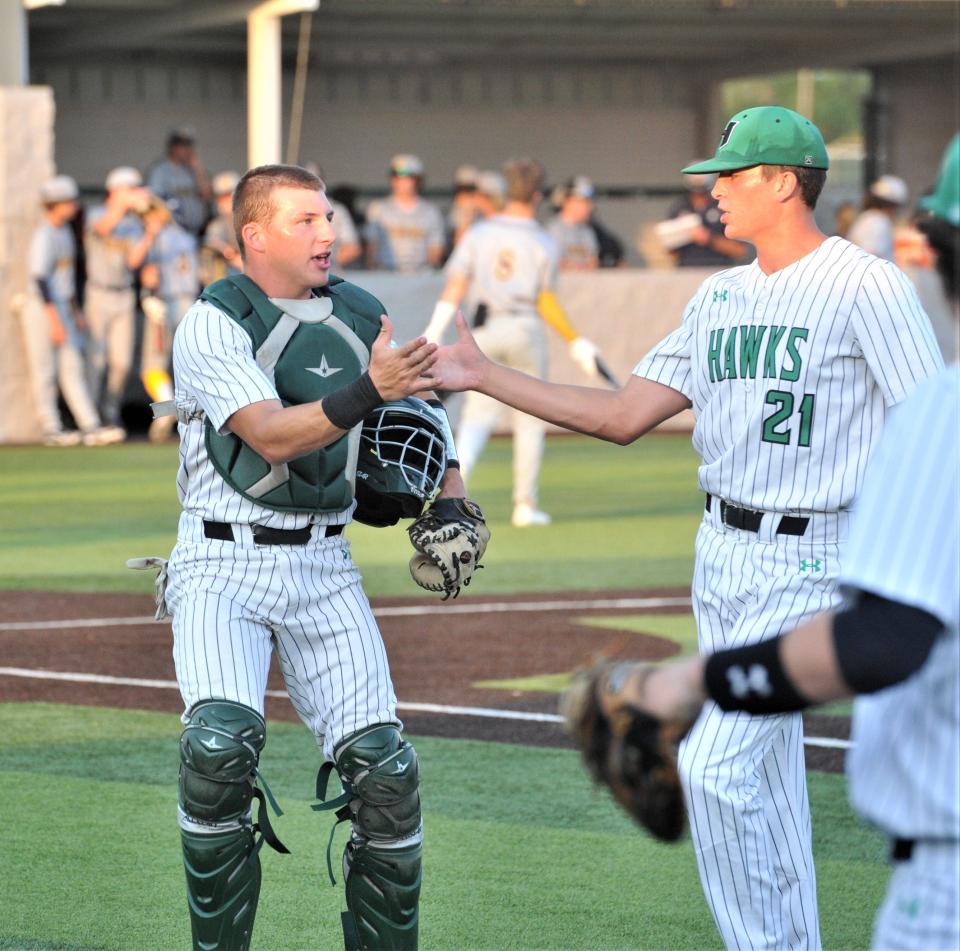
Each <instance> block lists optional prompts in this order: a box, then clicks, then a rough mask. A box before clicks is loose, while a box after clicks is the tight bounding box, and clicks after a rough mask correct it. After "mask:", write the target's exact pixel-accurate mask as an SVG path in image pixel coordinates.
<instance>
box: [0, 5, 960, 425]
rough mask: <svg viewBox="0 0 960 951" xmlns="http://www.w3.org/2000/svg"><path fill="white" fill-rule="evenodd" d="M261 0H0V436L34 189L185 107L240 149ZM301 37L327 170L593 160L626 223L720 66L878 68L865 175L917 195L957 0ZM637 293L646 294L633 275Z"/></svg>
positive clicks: (383, 20)
mask: <svg viewBox="0 0 960 951" xmlns="http://www.w3.org/2000/svg"><path fill="white" fill-rule="evenodd" d="M40 2H42V0H30V5H31V6H33V5H37V4H39V3H40ZM272 2H273V4H274V6H273V9H275V10H277V11H282V10H284V9H290V7H289V6H285V0H272ZM258 6H259V7H261V8H262V7H263V6H264V5H263V4H257V3H254V2H249V0H206V2H204V3H202V4H200V3H195V2H192V0H67V2H66V3H63V4H62V5H53V6H42V7H41V8H39V9H33V10H31V11H30V12H29V14H28V15H27V14H25V13H24V12H23V10H22V9H21V8H20V7H19V5H18V4H4V5H3V10H2V12H0V25H2V26H3V27H4V29H3V30H0V37H2V39H0V43H3V44H4V52H5V55H4V56H2V57H0V64H2V66H0V70H2V72H0V77H2V78H0V83H2V84H3V85H2V86H0V122H3V123H4V128H5V129H6V130H9V134H7V135H5V136H4V139H3V141H4V146H3V153H4V154H3V155H0V326H2V328H3V330H4V332H5V333H6V335H7V337H8V339H11V338H12V339H14V341H15V343H14V346H12V347H10V348H5V349H4V350H3V351H0V352H2V353H3V356H2V357H0V406H2V407H3V409H2V410H0V441H4V440H11V439H16V438H18V434H22V433H23V432H24V431H25V429H26V427H27V423H28V421H29V413H30V410H29V408H25V407H24V406H23V396H22V391H23V386H22V383H23V378H22V368H21V361H20V360H19V358H18V347H17V345H16V344H17V342H18V341H17V340H16V333H15V332H13V331H12V320H11V315H10V306H9V305H10V300H11V296H12V295H13V294H15V293H16V291H17V290H19V289H21V288H22V285H23V281H24V277H25V275H24V268H23V262H22V250H21V249H22V247H23V244H24V241H25V235H26V233H27V232H28V231H29V228H30V227H31V226H32V224H33V221H34V220H35V216H36V214H37V211H38V210H37V209H34V207H33V205H32V203H31V202H30V201H29V200H28V199H29V196H30V195H31V194H35V192H36V187H37V186H38V184H39V182H40V181H42V180H43V179H44V178H46V177H47V176H48V175H49V174H51V173H52V172H53V170H54V167H55V168H56V170H57V171H62V172H65V173H68V174H71V175H73V176H74V177H75V178H76V179H77V180H78V181H79V182H80V184H81V186H82V187H83V188H85V189H88V190H90V191H94V190H96V189H98V188H99V187H100V185H101V183H102V181H103V175H104V172H105V171H106V170H107V169H109V168H110V167H113V166H114V165H117V164H132V165H136V166H139V167H141V168H146V167H147V166H149V165H150V164H151V163H152V162H153V161H155V160H156V159H157V158H158V157H159V156H160V154H161V152H162V148H163V141H164V138H165V136H166V133H167V131H168V130H169V129H170V128H172V127H174V126H176V125H178V124H181V123H183V122H188V123H189V124H191V125H192V126H194V127H195V128H196V129H197V132H198V140H199V141H198V144H199V147H200V151H201V154H202V157H203V161H204V163H205V165H206V166H207V167H208V168H209V169H211V170H212V171H216V170H219V169H222V168H243V167H245V166H246V156H247V152H248V143H247V113H248V108H247V107H248V90H247V55H248V18H249V14H250V13H251V11H252V10H254V9H255V8H257V7H258ZM279 26H280V33H279V37H280V48H281V50H282V59H281V62H282V70H281V76H280V80H281V82H280V87H279V88H280V93H279V98H280V100H281V102H282V103H283V115H282V121H283V125H282V132H283V134H282V137H281V145H282V149H283V150H285V149H286V146H287V143H288V133H289V131H290V127H291V112H290V104H291V101H292V100H293V98H294V85H295V70H296V62H297V49H298V43H299V42H300V41H301V40H302V38H303V34H302V33H301V26H302V24H301V19H300V17H299V16H297V15H289V16H285V17H283V19H282V20H281V21H280V24H279ZM306 46H307V48H308V49H309V69H308V72H307V74H306V81H305V83H304V86H303V87H302V88H303V103H304V110H303V122H302V125H301V126H300V133H299V150H298V153H299V157H300V158H301V159H303V160H306V159H313V160H317V161H319V162H321V164H322V165H323V167H324V170H325V173H326V176H327V178H328V180H329V182H330V183H331V184H336V183H338V182H350V183H351V184H354V185H355V186H357V187H358V189H359V190H360V192H361V194H362V195H365V196H372V195H373V194H375V193H377V192H380V191H382V190H383V189H384V188H385V184H386V182H385V171H386V163H387V161H388V159H389V156H390V155H392V154H394V153H396V152H401V151H412V152H415V153H416V154H418V155H420V156H421V157H422V158H423V160H424V162H425V165H426V168H427V185H428V188H432V189H436V190H437V191H438V192H440V193H442V192H443V191H444V190H445V189H448V188H449V185H450V183H451V181H452V178H453V172H454V170H455V168H456V167H457V166H458V165H460V164H461V163H463V162H467V161H469V162H471V163H472V164H475V165H478V166H480V167H496V166H498V165H499V164H500V163H501V162H502V160H503V159H504V158H506V157H508V156H510V155H516V154H532V155H536V156H537V157H539V158H541V159H542V160H543V161H544V162H545V164H546V166H547V169H548V172H549V173H550V177H551V180H552V181H559V180H562V179H563V178H566V177H568V176H570V175H573V174H576V173H584V174H588V175H589V176H590V177H591V178H592V179H593V181H594V182H595V183H596V184H597V186H598V192H599V198H600V200H599V202H598V211H599V214H600V217H601V218H602V219H603V220H604V222H605V223H606V224H607V225H608V226H610V227H611V228H612V229H613V230H614V231H615V232H617V233H619V234H620V235H621V236H622V237H623V238H624V239H625V240H626V242H627V243H628V244H629V245H633V244H634V240H635V238H636V235H637V232H638V230H639V227H640V225H641V224H642V222H644V221H654V220H656V219H657V217H658V216H660V215H662V213H663V212H664V210H665V208H666V206H667V205H668V203H669V201H670V199H671V197H672V195H673V194H674V193H675V191H676V189H677V187H678V184H679V180H678V169H679V168H680V167H681V166H682V165H683V164H684V163H686V162H687V161H688V160H689V159H691V158H692V157H693V156H696V155H700V154H707V153H709V152H711V151H712V145H713V140H714V139H715V136H716V132H717V128H718V125H719V123H720V122H721V120H722V118H723V117H724V116H723V108H722V104H721V103H720V100H719V83H720V82H721V81H723V80H724V79H727V78H733V77H738V76H743V75H745V74H763V73H769V72H774V71H784V70H791V69H797V68H801V67H802V68H807V69H813V70H815V69H819V68H859V69H867V70H869V71H870V73H871V75H872V77H873V84H872V89H873V92H872V95H871V97H870V99H869V100H868V101H867V102H865V103H864V109H865V110H866V122H865V128H866V131H867V133H868V141H867V149H866V160H867V162H869V163H870V165H869V168H868V169H867V173H868V175H870V176H872V175H873V174H878V173H881V172H884V171H891V172H895V173H896V174H899V175H901V176H902V177H904V178H905V179H907V181H908V184H909V186H910V188H911V192H912V193H913V194H915V195H916V194H919V193H920V192H922V190H924V189H925V188H926V187H927V186H928V185H929V184H930V182H931V181H932V178H933V174H934V171H935V169H936V166H937V162H938V161H939V157H940V154H941V153H942V149H943V146H944V144H945V142H946V141H947V139H948V138H949V136H950V134H952V132H953V131H954V128H955V126H956V123H957V115H958V105H957V82H956V78H957V52H956V5H955V4H954V3H953V2H952V0H517V2H515V3H511V4H500V3H488V2H483V0H457V2H441V0H322V3H321V4H320V9H319V11H318V12H317V13H315V14H314V15H313V17H312V28H311V31H310V35H309V38H308V40H307V43H306ZM788 104H789V105H792V104H790V103H788ZM281 157H284V156H283V154H282V153H281V155H278V156H277V158H281ZM633 299H634V301H639V302H641V304H640V305H639V306H641V308H642V302H643V301H644V300H647V299H649V298H645V297H642V296H640V289H639V288H637V294H636V295H635V296H634V298H633ZM598 303H599V302H598ZM598 310H602V307H600V306H598ZM424 313H425V315H426V313H428V310H425V311H424ZM677 316H678V317H679V314H678V315H677ZM637 319H638V320H640V321H643V320H645V319H646V317H645V315H644V314H643V313H640V314H638V317H637ZM581 326H582V329H583V330H584V332H585V333H587V334H590V335H593V336H597V337H599V336H600V334H599V332H594V329H593V328H592V327H591V326H590V325H589V324H581ZM18 406H19V409H14V408H15V407H18Z"/></svg>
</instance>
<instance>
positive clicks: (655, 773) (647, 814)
mask: <svg viewBox="0 0 960 951" xmlns="http://www.w3.org/2000/svg"><path fill="white" fill-rule="evenodd" d="M655 669H656V668H655V667H654V666H653V665H652V664H638V663H634V662H630V663H627V662H621V663H611V662H609V661H604V662H601V663H598V664H597V665H595V666H594V667H592V668H589V669H583V670H579V671H577V672H576V673H575V674H574V677H573V681H572V682H571V684H570V686H569V687H568V688H567V690H566V692H565V693H564V694H563V696H562V698H561V701H560V712H561V713H562V714H563V718H564V720H565V724H566V729H567V732H568V733H569V734H570V736H571V737H573V740H574V742H575V743H576V745H577V747H578V748H579V749H580V752H581V753H582V754H583V761H584V764H585V765H586V767H587V770H588V771H589V773H590V775H591V776H592V777H593V778H594V780H595V781H596V782H597V783H599V784H601V785H604V786H607V787H609V789H610V791H611V792H612V793H613V796H614V798H615V799H616V800H617V802H618V803H620V805H621V806H622V807H623V808H624V809H625V810H626V811H627V812H628V813H629V815H630V816H631V817H632V818H633V819H635V820H636V821H637V822H638V823H639V824H640V825H642V826H643V827H644V828H645V829H647V831H649V832H650V833H651V834H652V835H654V836H656V837H657V838H658V839H663V840H664V841H666V842H673V841H675V840H676V839H678V838H680V836H681V835H682V834H683V830H684V825H685V818H686V812H685V809H684V805H683V792H682V790H681V787H680V776H679V774H678V773H677V755H676V751H677V744H678V743H679V742H680V740H682V739H683V737H684V736H685V735H686V733H687V731H688V730H689V729H690V727H691V726H693V722H694V720H695V719H696V715H697V712H698V711H697V710H691V711H689V714H688V715H685V716H684V717H683V718H680V719H675V720H658V719H657V718H656V717H654V716H652V715H651V714H649V713H648V712H647V711H646V709H645V704H644V699H645V695H646V686H647V680H648V678H649V675H650V674H651V672H652V671H653V670H655Z"/></svg>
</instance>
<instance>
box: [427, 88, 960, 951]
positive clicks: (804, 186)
mask: <svg viewBox="0 0 960 951" xmlns="http://www.w3.org/2000/svg"><path fill="white" fill-rule="evenodd" d="M829 164H830V163H829V158H828V156H827V150H826V148H825V147H824V143H823V138H822V136H821V135H820V131H819V130H818V129H817V127H816V126H815V125H814V124H813V123H812V122H811V121H810V120H809V119H807V118H805V117H804V116H801V115H799V114H797V113H796V112H792V111H791V110H789V109H784V108H781V107H779V106H765V107H757V108H750V109H744V110H742V111H740V112H738V113H736V114H735V115H734V116H732V117H731V118H730V120H729V121H728V122H727V123H726V125H725V126H724V128H723V131H722V134H721V136H720V141H719V144H718V146H717V150H716V154H715V155H714V157H713V158H712V159H709V160H707V161H705V162H698V163H696V164H694V165H691V166H689V167H687V168H685V169H684V170H683V171H684V172H686V173H705V172H706V173H716V174H717V176H718V177H717V181H716V184H715V185H714V187H713V196H714V198H716V199H717V202H718V207H719V210H720V212H721V222H722V223H723V225H724V231H725V236H726V237H727V238H732V239H736V240H740V241H748V242H750V243H751V244H753V246H754V247H755V248H756V252H757V257H756V260H755V261H753V262H752V263H750V264H747V265H743V266H740V267H733V268H729V269H727V270H724V271H719V272H718V273H716V274H712V275H710V276H709V277H708V278H707V279H706V280H705V281H704V282H703V284H701V286H700V288H699V289H698V291H697V292H696V294H695V295H694V296H693V298H692V299H691V301H690V303H689V304H688V305H687V308H686V310H685V312H684V315H683V321H682V324H681V326H680V327H679V328H678V329H677V330H675V331H674V332H673V333H671V334H670V335H669V336H668V337H666V339H664V340H663V341H661V343H659V344H658V345H657V346H655V347H654V348H653V350H652V351H651V352H650V353H649V354H647V356H646V357H644V358H643V359H642V360H641V361H640V362H639V363H638V364H637V366H636V367H635V369H634V371H633V375H632V377H631V378H630V380H629V382H627V384H626V385H625V386H624V387H622V388H621V389H620V390H618V391H611V390H601V389H594V388H585V387H575V386H563V385H558V384H551V383H547V382H544V381H542V380H537V379H534V378H532V377H529V376H526V375H524V374H522V373H519V372H517V371H515V370H509V369H507V368H505V367H501V366H498V365H497V364H494V363H492V362H491V361H489V360H488V359H487V358H486V357H484V356H483V354H482V353H481V352H480V351H479V349H477V347H476V346H475V344H474V342H473V339H472V338H471V336H470V333H469V331H468V329H467V327H466V325H465V324H464V322H463V321H462V319H461V320H459V321H458V333H459V339H458V341H457V343H456V344H455V345H454V346H452V347H444V348H442V349H441V350H440V351H439V356H438V360H437V365H436V367H435V374H436V375H437V376H438V377H440V383H438V384H437V385H438V386H442V387H443V388H444V389H447V390H464V389H476V390H479V391H480V392H483V393H486V394H488V395H489V396H493V397H494V398H496V399H499V400H501V401H503V402H505V403H507V404H508V405H510V406H513V407H515V408H517V409H520V410H522V411H523V412H526V413H530V414H532V415H535V416H539V417H540V418H542V419H545V420H547V421H548V422H552V423H554V424H556V425H559V426H563V427H565V428H567V429H571V430H574V431H576V432H581V433H588V434H591V435H595V436H597V437H598V438H601V439H606V440H609V441H611V442H616V443H620V444H623V445H625V444H628V443H631V442H633V441H634V440H635V439H637V438H638V437H640V436H642V435H644V434H645V433H647V432H649V431H650V430H651V429H653V428H654V427H655V426H657V425H658V424H659V423H661V422H663V421H664V420H666V419H669V418H670V417H672V416H674V415H676V414H677V413H679V412H681V411H682V410H684V409H688V408H690V407H692V408H693V410H694V412H695V415H696V424H695V427H694V432H693V444H694V447H695V448H696V449H697V451H698V452H699V453H700V456H701V460H702V461H701V465H700V469H699V473H698V477H699V484H700V488H701V489H702V490H703V492H704V494H705V506H704V517H703V522H702V524H701V526H700V529H699V532H698V534H697V542H696V564H695V569H694V578H693V607H694V614H695V617H696V621H697V627H698V632H699V644H700V649H701V651H702V652H704V653H707V652H714V651H717V650H721V649H724V648H730V647H741V646H744V645H748V644H755V643H758V642H762V641H766V640H769V639H770V638H772V637H776V636H777V635H778V634H781V633H782V632H784V631H788V630H790V629H792V628H794V627H796V626H798V625H799V624H800V623H801V622H803V621H804V620H805V619H806V618H809V617H810V616H812V615H814V614H817V613H818V612H820V611H824V610H830V609H833V608H835V607H836V606H837V605H838V604H839V603H840V597H839V595H838V590H837V584H836V579H837V577H838V575H839V570H840V566H839V563H838V562H839V553H840V549H841V545H842V543H843V541H844V539H845V537H846V533H847V524H848V519H849V512H850V509H851V506H852V505H853V501H854V499H855V497H856V496H857V493H858V492H859V490H860V486H861V484H862V481H863V474H864V470H865V467H866V463H867V460H868V458H869V457H870V455H871V453H872V452H873V450H874V448H875V446H876V444H877V440H878V438H879V435H880V431H881V429H882V425H883V421H884V417H885V416H886V413H887V410H888V408H889V407H891V406H892V405H894V404H896V403H899V402H901V401H902V400H903V399H905V398H906V397H907V395H909V393H910V392H912V391H913V390H914V389H915V388H916V387H917V385H918V384H919V383H920V382H921V381H922V380H924V379H926V378H927V377H929V376H931V375H933V374H934V373H936V372H938V371H939V370H940V369H941V368H942V366H943V362H942V359H941V356H940V352H939V348H938V347H937V343H936V340H935V338H934V335H933V332H932V329H931V327H930V321H929V320H928V318H927V316H926V314H925V313H924V312H923V309H922V307H921V306H920V304H919V302H918V300H917V296H916V293H915V291H914V289H913V287H912V285H911V284H910V283H909V281H908V280H907V279H906V277H905V276H904V275H903V274H902V273H901V271H900V270H899V269H898V268H897V267H896V266H895V265H894V264H892V263H890V262H889V261H882V260H880V259H879V258H876V257H874V256H873V255H870V254H867V253H866V252H865V251H863V250H861V249H860V248H858V247H856V246H855V245H853V244H851V243H850V242H848V241H845V240H844V239H842V238H837V237H831V238H828V237H826V236H825V235H824V234H822V233H821V231H820V230H819V228H818V227H817V225H816V222H815V220H814V214H813V212H814V207H815V206H816V203H817V199H818V197H819V195H820V191H821V189H822V187H823V184H824V181H825V179H826V171H827V168H828V166H829ZM748 679H749V678H748ZM761 686H762V685H761ZM679 768H680V773H681V778H682V780H683V784H684V792H685V796H686V802H687V810H688V815H689V818H690V827H691V833H692V837H693V843H694V847H695V851H696V854H697V862H698V866H699V870H700V877H701V881H702V883H703V886H704V892H705V895H706V898H707V902H708V904H709V905H710V909H711V911H712V913H713V916H714V920H715V921H716V923H717V927H718V929H719V931H720V934H721V937H722V938H723V941H724V943H725V944H726V946H727V947H730V948H798V949H799V948H819V947H820V931H819V923H818V916H817V894H816V882H815V875H814V867H813V857H812V851H811V842H810V809H809V804H808V799H807V789H806V782H805V763H804V747H803V725H802V721H801V717H800V714H799V713H796V712H785V713H781V714H777V715H774V716H751V715H749V714H746V713H732V714H730V713H725V712H724V711H723V710H722V709H720V707H719V706H718V705H717V704H715V703H712V702H708V703H707V704H706V705H705V707H704V710H703V713H702V714H701V716H700V717H699V719H698V720H697V722H696V724H695V725H694V726H693V728H692V729H691V731H690V733H689V734H688V735H687V737H686V739H685V740H684V742H683V743H682V745H681V747H680V753H679Z"/></svg>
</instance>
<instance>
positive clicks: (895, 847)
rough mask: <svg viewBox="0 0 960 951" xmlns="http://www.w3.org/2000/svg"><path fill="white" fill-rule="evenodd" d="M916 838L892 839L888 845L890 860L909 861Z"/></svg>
mask: <svg viewBox="0 0 960 951" xmlns="http://www.w3.org/2000/svg"><path fill="white" fill-rule="evenodd" d="M916 844H917V840H916V839H894V840H893V843H892V844H891V846H890V861H891V862H909V861H910V859H911V858H913V848H914V846H915V845H916Z"/></svg>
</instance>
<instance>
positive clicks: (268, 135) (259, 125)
mask: <svg viewBox="0 0 960 951" xmlns="http://www.w3.org/2000/svg"><path fill="white" fill-rule="evenodd" d="M319 8H320V0H267V2H266V3H262V4H260V6H258V7H255V8H254V9H253V10H251V11H250V13H249V14H248V16H247V164H248V165H249V167H250V168H253V167H254V166H256V165H267V164H271V163H274V162H279V161H281V156H282V154H283V146H282V142H281V138H282V119H283V106H282V102H281V93H282V85H283V83H282V79H283V72H282V70H283V64H282V60H281V43H280V18H281V17H283V16H287V15H288V14H291V13H312V12H314V11H315V10H318V9H319Z"/></svg>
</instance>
